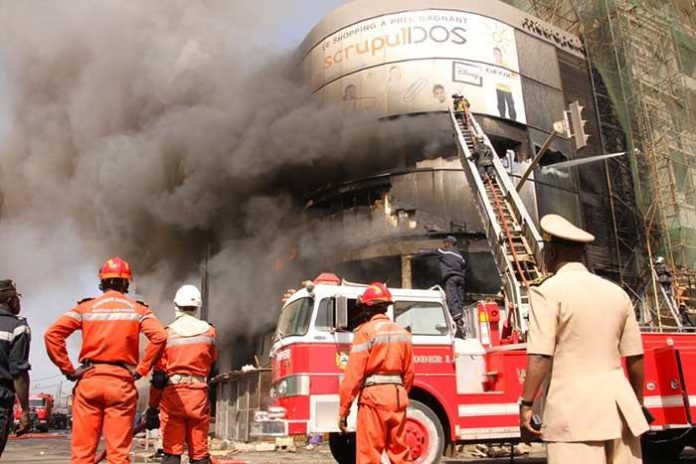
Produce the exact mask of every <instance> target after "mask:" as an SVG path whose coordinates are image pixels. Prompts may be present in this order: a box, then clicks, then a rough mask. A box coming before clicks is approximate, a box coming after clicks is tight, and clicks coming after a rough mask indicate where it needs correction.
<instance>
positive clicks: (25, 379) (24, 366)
mask: <svg viewBox="0 0 696 464" xmlns="http://www.w3.org/2000/svg"><path fill="white" fill-rule="evenodd" d="M20 297H21V295H20V294H19V293H18V292H17V287H16V285H15V283H14V281H12V280H9V279H5V280H0V456H2V452H3V451H4V449H5V445H6V444H7V436H8V435H9V433H10V428H11V427H12V423H13V419H14V418H13V407H14V402H15V395H17V399H18V400H19V404H20V406H21V407H22V415H21V416H20V419H19V428H18V429H17V430H16V434H17V435H22V434H24V433H26V432H28V431H29V430H30V429H31V427H32V424H31V419H30V417H29V369H30V368H31V366H30V365H29V345H30V344H31V330H29V326H28V325H27V320H26V319H24V318H23V317H19V316H18V314H19V311H20V309H21V303H20Z"/></svg>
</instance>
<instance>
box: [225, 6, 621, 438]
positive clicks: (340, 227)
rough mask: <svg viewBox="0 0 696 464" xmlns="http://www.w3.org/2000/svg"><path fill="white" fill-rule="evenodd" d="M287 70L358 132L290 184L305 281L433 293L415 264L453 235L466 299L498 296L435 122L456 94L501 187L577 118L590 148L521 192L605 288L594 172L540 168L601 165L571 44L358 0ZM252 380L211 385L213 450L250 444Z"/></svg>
mask: <svg viewBox="0 0 696 464" xmlns="http://www.w3.org/2000/svg"><path fill="white" fill-rule="evenodd" d="M298 57H299V58H298V61H299V66H300V68H301V75H302V78H303V80H304V82H305V83H306V84H307V85H308V86H310V88H311V90H312V93H313V94H314V97H315V98H317V99H321V100H323V101H325V102H327V103H331V104H337V105H340V107H341V110H342V111H343V112H344V114H345V115H346V117H347V118H348V117H351V118H352V117H355V115H356V114H358V115H362V118H363V119H364V120H365V121H367V122H366V123H364V124H363V125H361V126H360V129H359V131H360V133H359V134H358V136H357V138H358V139H362V140H361V142H360V143H357V144H355V148H354V149H353V150H352V151H351V150H349V151H348V153H347V155H344V156H342V157H340V158H336V157H334V158H332V159H327V160H325V161H318V162H315V163H313V165H312V166H311V167H309V168H308V169H307V171H306V172H305V175H304V176H300V177H299V178H300V179H301V182H299V183H298V182H296V183H295V185H294V191H295V195H296V196H297V198H299V199H300V201H301V202H302V203H303V204H304V205H305V206H304V210H303V215H302V222H303V226H302V227H304V228H305V229H308V230H321V231H322V235H324V236H327V235H328V237H329V239H323V240H321V241H318V242H315V241H313V242H312V243H300V246H299V256H300V258H299V259H297V260H296V262H298V263H300V267H302V271H303V273H304V275H303V277H304V278H312V277H313V276H314V274H315V273H318V272H320V271H326V270H330V271H333V272H335V273H337V274H339V275H340V276H341V277H343V278H346V279H348V280H354V281H362V282H367V281H371V280H375V279H380V280H384V281H386V282H387V283H388V284H389V285H391V286H402V287H405V288H408V287H417V288H425V287H428V286H431V285H435V284H438V283H439V281H440V276H439V273H438V271H437V269H436V266H435V263H432V262H429V261H428V260H418V259H411V257H412V255H413V254H415V253H416V252H417V251H418V250H420V249H424V248H435V247H438V246H439V245H440V244H441V241H442V239H443V238H444V237H445V236H446V235H455V236H456V237H458V239H459V249H460V250H461V251H462V253H463V254H464V256H465V258H466V260H467V262H468V266H469V267H468V269H469V271H468V275H467V293H468V294H469V297H470V298H471V299H472V300H475V299H477V298H478V297H479V296H480V295H481V294H497V293H498V292H499V291H500V287H501V281H500V278H499V274H498V269H497V267H496V265H495V262H494V260H493V257H492V255H491V250H490V247H489V244H488V242H487V240H486V237H485V235H484V228H483V224H482V223H481V219H480V217H479V215H478V213H477V212H476V209H475V205H474V201H473V197H472V194H471V192H470V189H469V187H468V185H467V180H466V178H465V174H464V172H463V170H462V166H461V164H460V161H459V159H458V157H457V148H456V146H455V143H454V140H453V135H452V132H453V130H452V127H451V122H450V119H449V114H448V109H449V108H450V107H451V105H452V99H451V97H452V95H453V94H455V93H460V94H462V95H463V96H464V97H466V98H467V100H468V101H469V102H470V103H471V111H472V112H473V113H474V115H475V116H476V119H477V121H478V122H479V124H480V125H481V127H482V128H483V130H484V132H485V133H486V134H487V135H488V137H489V139H490V140H491V142H492V144H493V145H494V147H495V149H496V152H497V154H498V156H500V157H501V161H502V162H503V163H504V165H505V166H506V168H507V170H508V172H509V173H510V174H511V176H512V177H513V179H514V178H517V179H519V178H520V177H521V175H522V173H523V172H524V171H525V170H526V169H527V167H529V166H530V163H531V160H532V158H533V157H534V155H535V154H536V153H537V152H538V151H539V149H540V147H541V146H542V145H544V142H545V141H546V140H547V138H548V137H549V134H550V133H551V132H552V131H553V128H554V123H555V122H556V121H558V120H561V119H563V115H564V111H565V110H566V109H567V108H568V106H569V105H570V104H571V103H572V102H576V101H577V102H579V104H580V105H581V106H583V107H584V108H585V110H584V113H583V117H584V119H586V120H587V125H586V127H585V131H586V132H587V133H588V134H589V135H590V138H589V140H588V143H587V146H586V147H585V148H583V149H582V151H578V150H577V149H576V146H575V144H574V143H573V142H572V141H571V140H568V139H565V138H561V137H558V138H556V139H555V140H554V141H553V142H552V143H551V145H550V147H549V151H548V152H547V153H546V154H545V155H544V156H543V157H542V158H541V161H540V164H539V166H538V167H536V168H534V170H533V174H532V176H531V178H530V180H529V181H528V182H527V183H526V184H525V185H524V186H523V187H522V189H521V192H520V193H521V196H522V198H523V200H524V202H525V204H526V206H527V209H528V210H529V212H530V215H531V217H532V218H533V220H534V221H538V219H539V217H540V216H542V215H544V214H547V213H560V214H563V215H564V216H566V217H568V218H570V219H571V220H572V221H573V222H575V223H576V224H579V225H582V226H584V227H586V228H587V229H589V230H591V231H592V232H593V233H594V234H595V235H596V236H597V241H596V242H595V243H594V244H593V245H592V246H591V247H590V248H589V262H590V264H591V266H592V267H593V268H594V269H595V270H596V271H597V272H599V273H602V274H605V275H609V276H612V275H613V274H614V273H615V271H616V263H615V262H614V261H613V258H612V256H613V251H612V250H611V237H612V230H611V222H610V219H609V218H610V208H609V204H608V202H607V198H608V195H607V192H606V186H607V177H606V176H607V174H606V171H605V169H604V166H603V165H602V164H586V165H583V166H581V167H579V168H571V169H567V170H560V169H555V168H554V167H553V166H551V165H552V164H554V163H556V162H558V161H562V160H573V159H577V158H581V157H585V156H591V155H598V154H602V153H603V151H602V146H601V139H600V136H599V134H598V121H597V118H596V116H595V115H596V112H595V104H594V93H593V84H592V80H591V75H590V68H589V66H588V61H587V59H586V56H585V51H584V48H583V45H582V42H581V41H580V39H579V38H578V37H576V36H574V35H572V34H569V33H567V32H565V31H563V30H561V29H558V28H556V27H554V26H552V25H550V24H547V23H544V22H542V21H540V20H539V19H537V18H535V17H533V16H531V15H528V14H526V13H524V12H522V11H520V10H517V9H515V8H513V7H511V6H509V5H507V4H504V3H501V2H497V1H490V2H479V1H474V0H466V1H462V0H457V1H454V0H435V1H424V0H380V1H376V2H375V1H367V0H355V1H352V2H349V3H346V4H344V5H342V6H341V7H339V8H338V9H336V10H335V11H333V12H332V13H330V14H329V15H328V16H327V17H326V18H325V19H324V20H322V21H321V22H320V23H319V24H318V25H317V26H316V27H315V28H314V29H313V30H312V31H311V32H310V33H309V34H308V36H307V37H306V39H305V40H304V42H303V43H302V45H301V46H300V49H299V50H298ZM308 173H311V174H308ZM307 235H308V236H312V237H313V235H312V234H307ZM307 248H313V249H312V250H311V252H308V250H307ZM292 254H293V256H294V255H295V254H294V253H292ZM278 269H280V272H285V271H287V268H283V267H282V266H280V265H279V266H278ZM265 346H268V339H266V343H265ZM259 351H261V347H260V346H259ZM265 375H267V374H262V375H261V376H259V377H257V376H256V374H251V375H250V376H242V375H240V374H232V375H230V376H228V377H226V378H225V377H223V378H221V382H220V384H219V387H218V390H217V391H218V395H219V396H218V398H219V400H218V412H217V414H218V422H217V425H216V427H217V433H218V434H219V435H220V436H223V437H225V438H241V439H244V438H247V437H246V436H245V435H244V434H245V433H247V432H248V429H247V427H246V425H245V424H244V422H245V421H248V419H249V417H250V414H251V413H252V412H253V411H252V410H253V409H254V408H255V407H258V406H261V407H263V406H265V404H264V400H263V399H262V398H260V396H259V392H261V391H262V390H263V387H264V385H266V384H267V383H268V379H267V378H265V377H264V376H265ZM257 379H258V380H257ZM240 414H241V415H240ZM240 431H241V432H240Z"/></svg>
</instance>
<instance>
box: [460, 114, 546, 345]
mask: <svg viewBox="0 0 696 464" xmlns="http://www.w3.org/2000/svg"><path fill="white" fill-rule="evenodd" d="M450 118H451V120H452V126H453V128H454V131H455V135H456V137H455V138H456V140H457V146H458V148H459V158H460V160H461V162H462V166H463V167H464V173H465V174H466V178H467V181H468V183H469V187H470V188H471V191H472V194H473V197H474V203H475V205H476V209H477V210H478V212H479V215H480V216H481V220H482V221H483V226H484V229H485V232H486V238H487V239H488V243H489V245H490V247H491V251H492V252H493V256H494V257H495V262H496V265H497V267H498V271H499V272H500V277H501V280H502V282H503V294H504V297H505V303H506V304H505V307H506V310H507V311H508V318H509V320H511V322H512V324H513V328H514V329H515V330H516V331H518V333H519V335H520V337H521V338H522V339H524V336H525V334H526V332H527V325H528V324H527V323H528V317H529V316H528V315H529V294H528V287H529V283H530V282H532V281H533V280H535V279H537V278H539V277H540V276H541V275H542V273H541V268H540V265H539V263H540V261H539V260H540V259H541V249H542V247H543V242H542V239H541V235H540V234H539V231H538V230H537V228H536V226H535V225H534V222H533V221H532V219H531V217H530V216H529V213H528V212H527V209H526V208H525V206H524V204H523V203H522V200H521V199H520V196H519V195H518V194H517V190H516V189H515V187H514V186H513V184H512V181H511V180H510V177H509V176H508V174H507V172H506V171H505V168H504V167H503V165H502V163H501V162H500V160H499V159H498V156H497V155H496V156H494V157H493V158H494V159H493V172H494V174H493V176H489V178H488V179H487V180H486V181H484V180H483V179H482V178H481V175H480V174H479V171H478V169H477V167H476V164H475V162H474V161H473V159H472V153H473V150H474V142H475V137H476V136H482V137H483V139H484V143H485V144H486V145H488V147H489V148H490V149H491V150H493V153H494V154H495V149H494V148H493V145H491V143H490V140H488V137H486V135H485V134H484V133H483V131H482V130H481V127H480V126H479V125H478V123H476V121H475V120H474V119H473V117H470V121H471V126H467V124H466V123H465V119H464V118H459V117H457V115H456V114H455V113H454V111H452V110H451V109H450Z"/></svg>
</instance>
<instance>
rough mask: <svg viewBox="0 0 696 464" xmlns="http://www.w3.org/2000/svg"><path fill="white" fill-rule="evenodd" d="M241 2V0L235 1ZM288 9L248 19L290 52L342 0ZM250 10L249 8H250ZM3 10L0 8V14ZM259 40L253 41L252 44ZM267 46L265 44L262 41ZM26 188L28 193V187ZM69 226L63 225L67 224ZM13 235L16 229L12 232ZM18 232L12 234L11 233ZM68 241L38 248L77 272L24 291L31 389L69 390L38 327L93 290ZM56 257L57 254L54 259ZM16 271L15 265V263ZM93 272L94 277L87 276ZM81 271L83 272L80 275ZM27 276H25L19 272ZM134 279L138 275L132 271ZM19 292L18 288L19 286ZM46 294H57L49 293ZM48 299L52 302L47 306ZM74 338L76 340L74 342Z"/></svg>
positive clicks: (2, 106)
mask: <svg viewBox="0 0 696 464" xmlns="http://www.w3.org/2000/svg"><path fill="white" fill-rule="evenodd" d="M237 1H244V0H237ZM285 2H286V3H285V4H286V5H287V4H288V3H289V4H290V5H291V6H292V8H286V9H285V10H284V11H285V12H286V13H284V14H283V16H282V17H280V18H277V19H273V20H271V21H268V17H269V16H272V13H270V14H269V13H268V12H264V11H258V15H259V17H258V18H254V17H250V18H248V20H249V21H251V22H254V21H255V20H256V19H258V22H259V24H263V27H265V28H266V29H267V31H268V32H267V34H266V37H267V38H268V43H269V44H272V45H274V47H275V48H276V49H280V50H283V49H285V50H288V51H292V50H293V49H294V48H295V47H296V46H297V45H299V43H300V42H301V41H302V40H303V38H304V37H305V35H306V34H307V33H308V32H309V31H310V30H311V28H312V27H313V26H314V25H315V24H316V23H317V22H318V21H320V20H321V18H322V17H323V16H325V15H326V14H327V13H328V12H329V11H331V10H332V9H334V8H335V7H337V6H338V5H340V4H341V3H343V1H342V0H285ZM251 11H253V10H251ZM251 14H253V13H251ZM1 16H2V11H0V17H1ZM256 45H258V44H256ZM263 45H267V44H263ZM5 61H6V60H5V59H4V57H3V56H2V55H1V54H0V137H6V136H7V132H8V131H7V127H8V119H9V116H8V112H9V110H8V104H9V102H10V97H11V96H10V95H8V88H7V70H6V66H7V64H6V63H5ZM29 193H30V192H29ZM0 220H2V219H0ZM66 227H68V226H66ZM14 233H15V234H19V233H21V232H18V231H15V232H14ZM55 233H56V234H58V235H64V236H65V237H70V234H71V231H70V230H64V231H60V230H59V231H56V232H55ZM16 236H17V235H14V237H16ZM0 240H10V241H11V240H13V235H12V230H9V231H5V233H4V234H2V236H0ZM37 241H40V240H37ZM16 248H17V250H16V253H15V252H13V253H12V255H11V256H5V257H4V259H3V263H2V265H0V274H1V277H2V278H5V277H9V278H12V277H13V276H15V275H17V273H16V272H15V271H13V266H20V265H23V264H20V263H22V257H23V253H22V250H21V245H19V243H18V245H17V247H16ZM71 251H73V250H71V246H70V244H68V243H67V241H66V245H65V247H64V249H62V250H55V249H53V248H51V247H50V246H46V249H43V250H40V252H42V253H47V254H48V253H51V254H57V255H59V256H60V257H62V258H63V259H64V260H65V262H66V266H69V267H70V268H71V269H80V272H78V274H77V275H76V276H75V279H74V281H73V283H72V284H71V285H69V288H65V287H62V288H55V286H54V285H52V284H51V277H50V275H44V273H42V272H41V270H39V269H37V272H36V275H35V278H36V279H42V283H44V284H43V285H42V290H41V292H40V293H41V295H36V294H31V293H27V292H26V291H25V292H24V296H23V310H22V315H23V316H25V317H27V319H28V321H29V324H30V326H31V327H32V330H33V342H32V351H31V363H32V372H31V376H32V391H36V392H39V391H43V392H51V393H53V392H55V391H56V389H57V387H58V384H59V383H60V382H61V381H62V382H63V385H62V388H63V393H66V392H67V391H69V388H70V385H69V383H66V382H65V380H64V379H63V377H62V376H61V375H60V373H59V372H58V370H57V368H56V367H55V366H54V365H53V364H52V363H51V362H50V360H49V359H48V357H47V355H46V353H45V349H44V345H43V331H44V330H45V328H46V327H47V326H48V325H49V324H50V322H51V321H52V320H53V319H55V316H56V314H60V312H61V311H63V310H68V309H70V307H71V306H72V305H74V303H75V302H76V301H78V300H80V299H82V298H83V297H87V296H92V295H95V294H97V293H98V289H97V284H98V282H97V281H96V271H97V270H96V269H93V267H94V264H93V263H79V262H74V261H75V258H74V256H75V255H76V254H75V253H71ZM58 259H60V258H58ZM15 270H16V268H15ZM92 275H94V276H95V277H94V279H92V278H91V277H89V276H92ZM85 276H86V277H85ZM24 277H25V279H26V276H24ZM136 280H137V276H136ZM20 291H21V289H20ZM51 295H56V296H55V298H52V297H51ZM47 301H48V302H50V303H49V304H50V306H51V307H48V308H47V307H46V306H47V303H46V302H47ZM73 338H76V339H77V340H73V341H72V343H69V348H70V352H71V358H72V359H73V361H74V362H75V363H76V362H77V359H76V358H77V347H78V346H79V335H77V334H76V335H74V336H73ZM76 341H77V342H76Z"/></svg>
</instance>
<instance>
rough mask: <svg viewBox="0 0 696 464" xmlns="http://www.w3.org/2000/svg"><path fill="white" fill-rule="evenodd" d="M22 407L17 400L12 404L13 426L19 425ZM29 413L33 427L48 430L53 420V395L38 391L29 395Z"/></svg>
mask: <svg viewBox="0 0 696 464" xmlns="http://www.w3.org/2000/svg"><path fill="white" fill-rule="evenodd" d="M21 414H22V409H21V407H20V406H19V402H18V401H15V405H14V422H15V427H16V426H17V425H19V418H20V417H21ZM29 414H30V415H31V418H32V421H33V422H34V427H36V429H37V430H38V431H39V432H48V429H49V428H50V427H51V424H52V420H53V395H49V394H48V393H38V394H31V395H29Z"/></svg>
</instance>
